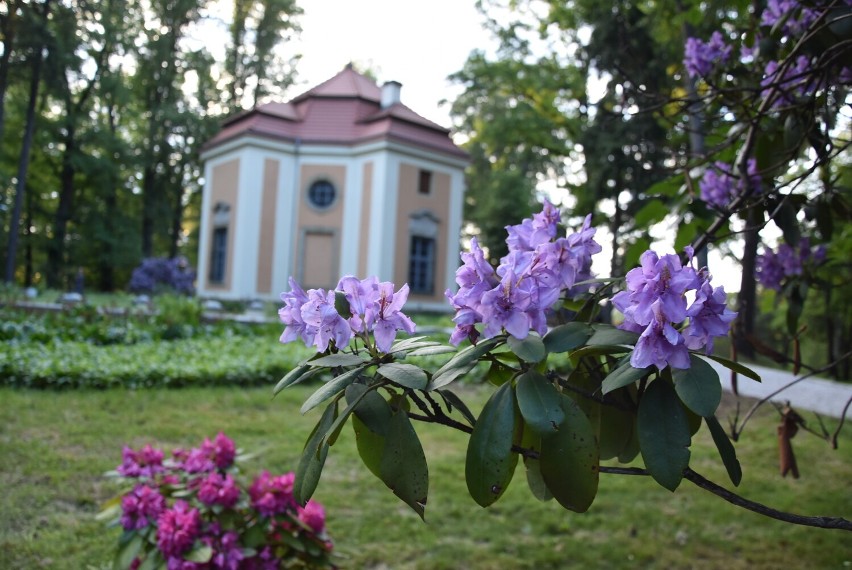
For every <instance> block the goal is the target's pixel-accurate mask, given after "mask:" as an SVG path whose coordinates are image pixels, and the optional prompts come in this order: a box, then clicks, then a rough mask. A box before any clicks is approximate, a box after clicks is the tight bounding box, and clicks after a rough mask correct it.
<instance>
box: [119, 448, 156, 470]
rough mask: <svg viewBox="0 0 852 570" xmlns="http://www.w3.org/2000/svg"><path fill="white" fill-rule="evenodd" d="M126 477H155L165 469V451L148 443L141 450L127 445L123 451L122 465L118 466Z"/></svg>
mask: <svg viewBox="0 0 852 570" xmlns="http://www.w3.org/2000/svg"><path fill="white" fill-rule="evenodd" d="M116 471H118V472H119V474H121V475H124V476H125V477H153V476H154V475H155V474H156V473H162V472H163V471H165V467H163V452H162V451H161V450H159V449H156V448H154V447H151V445H150V444H146V445H145V446H144V447H142V448H141V449H140V450H139V451H134V450H133V449H132V448H130V447H127V446H125V447H124V449H123V450H122V451H121V465H119V466H118V467H117V468H116Z"/></svg>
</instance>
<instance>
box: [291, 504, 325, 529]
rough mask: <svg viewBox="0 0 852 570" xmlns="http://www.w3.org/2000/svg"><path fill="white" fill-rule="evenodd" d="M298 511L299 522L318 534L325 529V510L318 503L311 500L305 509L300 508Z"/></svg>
mask: <svg viewBox="0 0 852 570" xmlns="http://www.w3.org/2000/svg"><path fill="white" fill-rule="evenodd" d="M296 510H297V511H298V513H299V520H300V521H302V522H303V523H305V524H306V525H308V526H309V527H310V528H311V529H313V531H314V532H316V533H317V534H319V533H321V532H322V531H323V530H324V529H325V509H324V508H323V507H322V505H321V504H319V503H318V502H316V501H314V500H310V501H308V503H307V504H306V505H305V507H304V508H302V507H298V508H297V509H296Z"/></svg>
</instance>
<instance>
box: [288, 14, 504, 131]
mask: <svg viewBox="0 0 852 570" xmlns="http://www.w3.org/2000/svg"><path fill="white" fill-rule="evenodd" d="M299 4H300V6H301V8H302V10H304V15H303V16H302V17H301V18H300V21H301V25H302V33H301V38H300V40H299V41H298V42H297V44H296V46H294V47H295V48H296V51H298V52H300V53H301V54H302V59H301V61H300V63H299V64H298V66H297V71H298V81H297V84H296V85H295V86H294V87H293V88H291V91H290V92H288V95H293V96H295V95H298V94H299V93H301V92H303V91H305V90H307V89H309V88H311V87H313V86H314V85H317V84H319V83H321V82H323V81H325V80H326V79H329V78H331V77H332V76H333V75H335V74H336V73H337V72H339V71H340V70H341V69H343V67H344V66H345V65H346V64H347V63H349V62H350V61H351V62H354V63H355V64H356V65H357V66H366V67H368V68H369V69H372V70H373V71H374V72H375V73H376V75H377V77H378V79H379V83H380V84H381V83H383V82H385V81H398V82H400V83H401V84H402V93H401V99H402V102H403V103H404V104H405V105H406V106H408V107H410V108H411V109H412V110H414V111H415V112H417V113H419V114H420V115H422V116H423V117H425V118H427V119H429V120H431V121H434V122H436V123H438V124H440V125H442V126H445V127H450V126H451V122H450V116H449V106H448V105H443V106H440V105H439V102H440V101H441V100H443V99H447V100H451V99H453V97H454V96H455V95H457V94H458V93H460V92H461V90H460V88H459V87H458V86H455V87H453V86H452V85H451V83H450V82H449V81H448V80H447V76H449V75H450V74H452V73H454V72H456V71H459V70H460V69H461V68H462V66H464V62H465V60H466V59H467V56H468V54H469V53H470V52H471V51H472V50H474V49H477V48H485V47H487V46H488V45H490V44H491V43H493V40H492V39H491V36H490V34H489V32H488V31H486V30H484V29H483V27H482V22H483V17H482V15H481V14H480V13H479V12H477V10H476V8H475V5H474V4H475V2H474V0H431V1H430V2H405V1H400V0H358V1H354V0H303V1H302V2H300V3H299Z"/></svg>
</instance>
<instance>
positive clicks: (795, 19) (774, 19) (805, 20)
mask: <svg viewBox="0 0 852 570" xmlns="http://www.w3.org/2000/svg"><path fill="white" fill-rule="evenodd" d="M818 17H819V11H818V10H816V9H814V8H808V7H806V6H802V4H801V3H799V2H798V0H769V1H768V2H767V3H766V7H765V8H764V9H763V13H762V14H761V17H760V25H761V26H765V27H768V28H773V27H775V25H776V24H777V23H778V22H781V28H782V32H783V33H785V34H789V35H794V36H798V35H801V34H802V33H804V32H805V31H806V30H807V29H808V28H809V27H810V26H811V24H813V23H814V22H815V21H816V19H817V18H818Z"/></svg>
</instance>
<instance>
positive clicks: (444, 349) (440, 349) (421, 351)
mask: <svg viewBox="0 0 852 570" xmlns="http://www.w3.org/2000/svg"><path fill="white" fill-rule="evenodd" d="M455 351H456V349H455V348H453V347H452V346H447V345H446V344H440V343H435V344H434V345H429V346H423V347H420V348H416V349H414V350H412V351H411V352H409V353H408V356H432V355H435V354H449V353H450V352H455Z"/></svg>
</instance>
